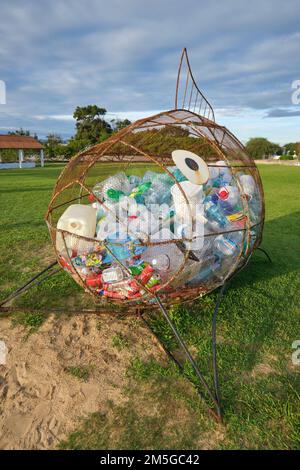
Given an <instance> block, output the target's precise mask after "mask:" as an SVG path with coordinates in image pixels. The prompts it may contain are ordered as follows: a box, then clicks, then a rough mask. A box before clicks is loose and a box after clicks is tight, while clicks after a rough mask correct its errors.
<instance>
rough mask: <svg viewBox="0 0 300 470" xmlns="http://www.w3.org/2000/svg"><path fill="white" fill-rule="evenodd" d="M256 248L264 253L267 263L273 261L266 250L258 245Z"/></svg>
mask: <svg viewBox="0 0 300 470" xmlns="http://www.w3.org/2000/svg"><path fill="white" fill-rule="evenodd" d="M257 250H259V251H261V252H262V253H264V255H265V256H266V258H267V259H268V261H269V263H272V262H273V261H272V259H271V257H270V255H269V253H268V252H267V251H266V250H264V249H263V248H260V247H258V248H257Z"/></svg>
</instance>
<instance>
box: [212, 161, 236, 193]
mask: <svg viewBox="0 0 300 470" xmlns="http://www.w3.org/2000/svg"><path fill="white" fill-rule="evenodd" d="M209 175H210V179H211V180H213V182H212V183H213V186H214V187H220V186H222V185H224V184H229V183H230V182H231V180H232V173H231V170H230V168H229V167H228V165H227V163H226V162H225V161H224V160H219V161H217V162H216V163H214V164H210V166H209Z"/></svg>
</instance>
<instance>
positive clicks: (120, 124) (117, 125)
mask: <svg viewBox="0 0 300 470" xmlns="http://www.w3.org/2000/svg"><path fill="white" fill-rule="evenodd" d="M130 124H131V121H129V119H123V120H121V119H116V120H115V119H113V120H112V125H113V128H114V131H115V132H119V131H120V130H121V129H124V127H127V126H130Z"/></svg>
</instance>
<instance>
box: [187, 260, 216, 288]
mask: <svg viewBox="0 0 300 470" xmlns="http://www.w3.org/2000/svg"><path fill="white" fill-rule="evenodd" d="M220 266H221V261H220V258H218V257H215V256H210V257H209V258H208V259H207V260H206V262H205V264H204V265H202V266H201V268H200V271H199V273H198V274H197V275H196V276H195V277H194V278H193V279H192V280H191V281H189V283H188V284H189V285H191V286H196V285H198V284H200V283H201V282H203V281H208V280H209V279H210V278H211V277H212V276H214V274H215V272H216V271H217V270H218V269H219V268H220Z"/></svg>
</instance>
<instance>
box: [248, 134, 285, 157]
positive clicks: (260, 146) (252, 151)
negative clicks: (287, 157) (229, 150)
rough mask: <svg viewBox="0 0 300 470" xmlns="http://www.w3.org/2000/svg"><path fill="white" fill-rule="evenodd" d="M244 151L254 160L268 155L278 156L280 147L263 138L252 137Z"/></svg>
mask: <svg viewBox="0 0 300 470" xmlns="http://www.w3.org/2000/svg"><path fill="white" fill-rule="evenodd" d="M246 150H247V152H248V153H249V155H251V157H252V158H254V159H260V158H265V157H268V156H269V155H274V154H275V153H276V154H278V155H279V154H280V152H281V147H280V145H278V144H274V143H273V142H270V141H269V140H268V139H265V138H264V137H254V138H252V139H250V140H248V142H247V144H246Z"/></svg>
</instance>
